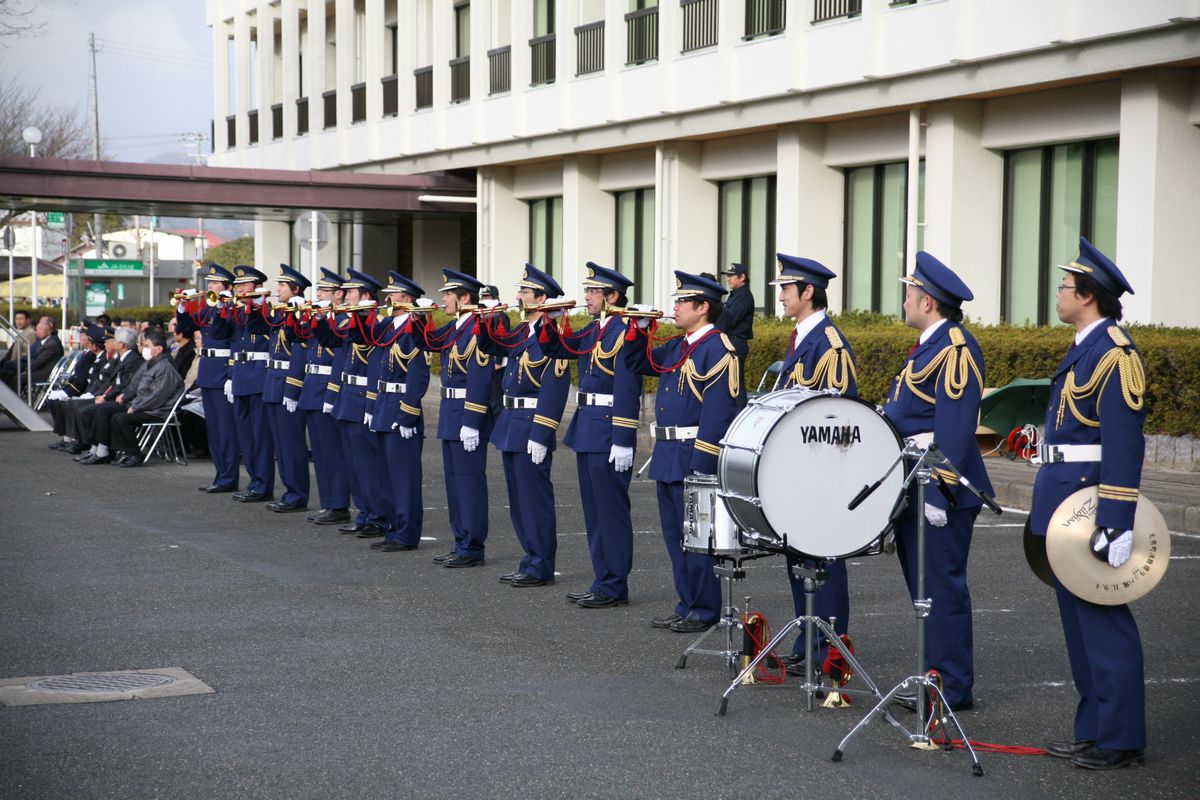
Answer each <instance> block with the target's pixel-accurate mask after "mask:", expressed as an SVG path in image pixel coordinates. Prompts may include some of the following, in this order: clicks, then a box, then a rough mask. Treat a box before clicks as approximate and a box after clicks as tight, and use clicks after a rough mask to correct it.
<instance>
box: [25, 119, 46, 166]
mask: <svg viewBox="0 0 1200 800" xmlns="http://www.w3.org/2000/svg"><path fill="white" fill-rule="evenodd" d="M21 138H22V139H24V140H25V144H27V145H29V157H30V158H34V157H36V156H37V146H38V145H39V144H41V143H42V132H41V131H40V130H38V129H37V128H35V127H34V126H32V125H30V126H29V127H28V128H26V129H25V130H23V131H21Z"/></svg>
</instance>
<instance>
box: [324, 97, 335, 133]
mask: <svg viewBox="0 0 1200 800" xmlns="http://www.w3.org/2000/svg"><path fill="white" fill-rule="evenodd" d="M321 101H322V103H324V105H325V109H324V111H325V116H324V125H325V128H326V130H328V129H329V128H336V127H337V89H330V90H329V91H328V92H321Z"/></svg>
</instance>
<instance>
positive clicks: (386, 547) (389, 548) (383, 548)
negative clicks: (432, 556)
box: [371, 542, 417, 553]
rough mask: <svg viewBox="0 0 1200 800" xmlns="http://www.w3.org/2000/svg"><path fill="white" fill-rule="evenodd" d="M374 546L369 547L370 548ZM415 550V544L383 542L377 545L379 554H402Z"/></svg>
mask: <svg viewBox="0 0 1200 800" xmlns="http://www.w3.org/2000/svg"><path fill="white" fill-rule="evenodd" d="M374 546H375V545H371V547H374ZM416 549H417V546H416V545H415V544H401V543H400V542H383V543H382V544H380V545H379V552H381V553H403V552H407V551H409V550H416Z"/></svg>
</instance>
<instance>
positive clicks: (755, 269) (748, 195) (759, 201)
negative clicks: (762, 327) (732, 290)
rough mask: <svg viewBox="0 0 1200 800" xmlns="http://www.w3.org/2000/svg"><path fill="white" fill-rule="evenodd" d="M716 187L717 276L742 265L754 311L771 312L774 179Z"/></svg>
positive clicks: (773, 254) (772, 302)
mask: <svg viewBox="0 0 1200 800" xmlns="http://www.w3.org/2000/svg"><path fill="white" fill-rule="evenodd" d="M719 187H720V193H721V200H720V208H719V211H718V214H719V217H720V219H719V220H718V226H719V227H718V229H719V231H720V242H719V245H718V248H717V251H718V252H719V253H720V259H719V263H718V264H717V273H718V275H719V274H720V273H721V272H724V271H725V269H726V268H727V267H728V266H729V265H730V264H732V263H735V262H736V263H739V264H745V265H746V270H747V272H748V273H749V284H748V285H749V286H750V291H751V292H752V293H753V294H754V302H755V311H757V312H759V313H762V314H771V313H774V308H775V287H774V286H772V285H771V279H772V278H774V277H775V176H774V175H766V176H763V177H760V178H743V179H741V180H736V181H725V182H723V183H721V184H719Z"/></svg>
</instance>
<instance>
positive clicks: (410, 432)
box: [396, 423, 417, 439]
mask: <svg viewBox="0 0 1200 800" xmlns="http://www.w3.org/2000/svg"><path fill="white" fill-rule="evenodd" d="M397 424H399V423H397ZM396 430H398V431H400V435H401V436H403V437H404V438H405V439H411V438H413V437H414V436H416V435H417V429H416V428H406V427H404V426H403V425H400V427H398V428H396Z"/></svg>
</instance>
